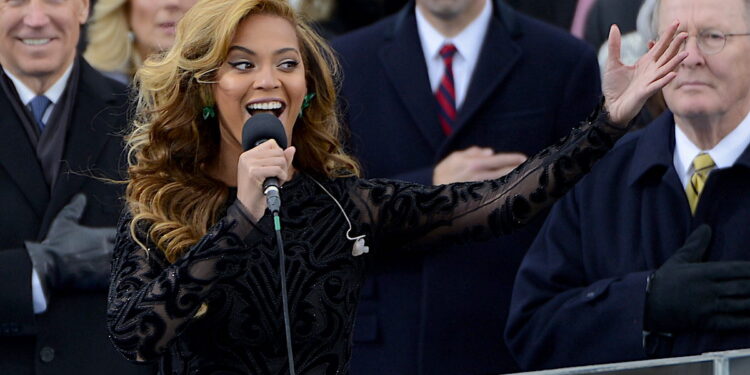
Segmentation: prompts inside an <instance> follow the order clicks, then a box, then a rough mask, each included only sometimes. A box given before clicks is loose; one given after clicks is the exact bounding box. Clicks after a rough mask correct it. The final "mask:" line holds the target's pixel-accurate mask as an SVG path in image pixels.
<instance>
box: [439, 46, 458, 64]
mask: <svg viewBox="0 0 750 375" xmlns="http://www.w3.org/2000/svg"><path fill="white" fill-rule="evenodd" d="M456 51H458V50H457V49H456V46H454V45H453V44H452V43H448V44H445V45H444V46H443V47H441V48H440V57H442V58H443V60H451V59H453V55H455V54H456Z"/></svg>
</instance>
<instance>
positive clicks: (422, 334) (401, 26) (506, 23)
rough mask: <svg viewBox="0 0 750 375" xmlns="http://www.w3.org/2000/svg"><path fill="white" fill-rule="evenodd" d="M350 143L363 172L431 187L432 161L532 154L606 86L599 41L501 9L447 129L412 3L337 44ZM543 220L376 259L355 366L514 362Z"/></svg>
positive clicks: (394, 368)
mask: <svg viewBox="0 0 750 375" xmlns="http://www.w3.org/2000/svg"><path fill="white" fill-rule="evenodd" d="M333 45H334V48H335V49H336V50H337V52H338V53H339V54H340V57H341V60H342V64H343V72H344V81H343V87H342V102H343V104H342V106H343V109H344V111H345V112H344V113H345V115H346V120H347V123H348V125H349V126H350V129H351V133H352V142H351V147H352V149H353V151H354V153H355V154H356V155H357V157H359V159H360V161H361V162H362V164H363V166H364V171H365V174H366V176H367V177H390V178H397V179H402V180H407V181H415V182H420V183H424V184H431V183H432V174H433V168H434V166H435V165H436V164H437V163H438V162H439V161H440V160H442V159H443V158H445V157H446V156H448V155H449V154H450V153H451V152H453V151H456V150H462V149H465V148H468V147H470V146H473V145H479V146H485V147H491V148H493V149H494V150H495V151H497V152H511V151H517V152H522V153H525V154H528V155H531V154H534V153H536V152H537V151H539V150H541V149H542V148H544V147H545V146H547V145H549V144H551V143H553V142H554V141H556V140H557V139H559V138H560V137H562V136H564V135H566V134H567V133H568V131H569V129H570V128H571V127H572V126H574V125H575V124H577V123H578V122H579V121H581V120H583V119H584V118H585V116H586V115H587V114H588V113H589V112H590V111H591V110H592V109H593V107H594V106H595V104H596V101H597V99H598V96H599V76H598V67H597V65H596V61H595V58H594V54H593V51H592V50H591V49H590V48H589V47H588V46H586V45H585V44H584V43H582V42H580V41H577V40H575V39H573V38H572V37H570V36H569V35H567V34H565V33H563V32H561V31H559V30H557V29H555V28H553V27H551V26H548V25H545V24H543V23H541V22H539V21H535V20H532V19H530V18H528V17H526V16H523V15H520V14H517V13H516V12H515V11H513V10H511V9H510V8H509V7H507V6H506V5H504V4H503V3H501V2H495V3H494V14H493V17H492V20H491V23H490V26H489V30H488V33H487V37H486V39H485V41H484V43H483V48H482V51H481V54H480V58H479V61H478V63H477V66H476V69H475V71H474V74H473V77H472V79H471V83H470V85H469V89H468V92H467V96H466V99H465V102H464V105H463V107H462V108H460V109H459V113H458V124H457V127H456V129H455V131H454V133H453V135H451V136H450V137H447V138H446V137H445V136H444V135H443V133H442V131H441V128H440V125H439V123H438V117H437V116H438V115H437V113H438V112H437V104H436V101H435V98H434V96H433V93H432V92H431V89H430V83H429V78H428V74H427V67H426V64H425V61H424V54H423V52H422V47H421V45H420V40H419V35H418V32H417V26H416V18H415V12H414V3H413V2H411V3H409V4H408V5H407V7H406V8H405V9H404V10H402V11H401V12H400V13H398V14H396V15H394V16H392V17H389V18H387V19H385V20H383V21H381V22H379V23H377V24H375V25H372V26H369V27H367V28H364V29H361V30H359V31H356V32H354V33H351V34H349V35H346V36H343V37H341V38H339V39H337V40H335V41H334V43H333ZM535 225H537V226H536V228H531V229H530V230H527V231H523V232H520V233H519V234H517V235H514V236H508V237H505V238H502V239H499V240H495V241H492V242H489V243H486V244H481V245H472V246H464V247H453V248H450V249H442V250H443V251H437V250H438V249H431V250H434V251H432V252H430V253H429V254H427V255H425V256H424V257H421V256H420V257H409V258H407V257H405V256H397V257H395V258H393V259H387V258H382V259H378V260H377V262H376V265H375V266H374V268H373V269H372V270H371V272H370V275H369V278H368V281H367V282H366V284H365V285H364V287H363V291H362V299H361V303H360V307H359V312H358V316H357V321H356V325H355V332H354V349H353V358H352V373H353V374H358V375H359V374H422V373H424V374H473V373H499V372H509V371H513V370H515V369H516V366H515V364H514V363H513V361H512V359H511V357H510V355H509V353H508V351H507V348H506V347H505V344H504V342H503V339H502V332H503V327H504V324H505V318H506V315H507V308H508V304H509V302H510V292H511V288H512V283H513V279H514V276H515V272H516V269H517V267H518V265H519V263H520V260H521V258H522V256H523V253H524V252H525V250H526V249H527V248H528V245H529V244H530V243H531V241H532V240H533V236H534V233H535V229H538V224H535ZM532 227H534V225H532Z"/></svg>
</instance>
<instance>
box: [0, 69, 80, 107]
mask: <svg viewBox="0 0 750 375" xmlns="http://www.w3.org/2000/svg"><path fill="white" fill-rule="evenodd" d="M3 71H4V72H5V74H6V75H8V78H10V80H11V82H13V85H14V86H15V87H16V92H18V98H19V99H21V103H23V105H29V103H31V100H32V99H34V97H35V96H37V94H36V93H35V92H34V91H32V90H31V89H30V88H29V87H28V86H26V85H25V84H24V83H23V82H22V81H21V80H20V79H18V77H16V76H14V75H13V73H11V72H9V71H8V70H5V69H4V70H3ZM72 71H73V64H70V65H69V66H68V68H67V69H65V73H63V75H62V76H61V77H60V79H58V80H57V82H55V83H54V84H53V85H52V87H50V88H49V89H48V90H47V91H46V92H44V94H43V95H44V96H46V97H47V99H49V100H50V101H51V102H52V104H57V102H58V101H59V100H60V97H61V96H62V94H63V92H64V91H65V86H67V84H68V78H70V73H71V72H72Z"/></svg>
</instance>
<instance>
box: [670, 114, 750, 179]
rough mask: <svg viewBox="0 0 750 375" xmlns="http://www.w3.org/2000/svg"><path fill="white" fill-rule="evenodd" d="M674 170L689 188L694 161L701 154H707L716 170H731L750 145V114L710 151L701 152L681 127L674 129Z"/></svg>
mask: <svg viewBox="0 0 750 375" xmlns="http://www.w3.org/2000/svg"><path fill="white" fill-rule="evenodd" d="M674 129H675V130H674V132H675V134H674V140H675V146H674V168H675V170H677V176H678V177H679V178H680V182H682V186H683V187H685V188H687V185H688V183H689V182H690V176H692V175H693V172H694V170H693V169H694V168H693V159H695V157H696V156H698V154H700V153H707V154H708V155H709V156H711V159H713V160H714V163H716V168H717V169H721V168H729V167H731V166H732V165H734V163H735V162H736V161H737V159H738V158H739V157H740V155H742V153H743V152H744V151H745V149H746V148H747V146H748V145H750V113H749V114H748V115H746V116H745V119H744V120H742V122H740V124H739V125H738V126H737V127H736V128H735V129H734V130H732V131H731V132H730V133H729V134H727V135H726V136H725V137H724V139H722V140H721V141H719V143H718V144H717V145H716V146H714V147H713V148H712V149H710V150H701V149H700V148H699V147H698V146H696V145H695V143H693V142H692V141H691V140H690V139H688V137H687V135H685V133H684V132H683V131H682V129H680V127H679V126H676V125H675V127H674Z"/></svg>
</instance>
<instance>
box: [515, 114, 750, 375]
mask: <svg viewBox="0 0 750 375" xmlns="http://www.w3.org/2000/svg"><path fill="white" fill-rule="evenodd" d="M673 150H674V122H673V118H672V114H671V113H669V112H667V113H666V114H664V115H662V116H661V117H659V118H658V119H657V120H656V121H654V123H652V124H651V125H649V127H648V128H646V129H644V130H641V131H639V132H636V133H633V134H629V135H628V136H627V137H626V138H623V139H622V140H621V142H620V143H619V144H618V145H617V146H616V147H615V149H614V150H613V151H611V152H610V154H609V155H607V156H606V157H605V158H604V159H603V160H602V161H600V162H599V163H598V164H597V165H596V166H595V167H594V169H593V170H592V172H591V173H590V174H589V175H588V176H587V177H585V178H584V179H583V180H582V181H581V182H580V183H579V184H578V185H577V186H576V187H575V189H574V190H573V191H571V192H569V193H568V194H567V195H566V196H565V198H563V200H561V201H559V202H558V203H557V204H556V205H555V207H554V208H553V209H552V212H551V213H550V215H549V216H548V218H547V221H546V223H545V224H544V227H542V230H541V231H540V232H539V236H538V237H537V239H536V241H535V242H534V245H533V246H532V247H531V249H529V252H528V254H527V256H526V258H525V259H524V261H523V264H522V265H521V268H520V270H519V271H518V278H517V279H516V285H515V289H514V291H513V302H512V305H511V312H510V317H509V319H508V328H507V331H506V339H507V342H508V345H509V347H510V348H511V350H512V351H513V354H514V356H515V358H516V359H517V360H518V363H519V364H520V365H521V366H523V367H524V368H527V369H537V368H552V367H564V366H574V365H584V364H595V363H604V362H619V361H629V360H639V359H646V358H647V357H648V356H647V355H646V351H645V350H644V346H643V335H642V330H643V314H644V303H645V296H646V278H647V276H648V275H649V274H651V273H652V272H654V271H655V270H656V269H657V268H659V266H661V265H662V264H663V263H664V261H665V260H666V259H667V258H669V257H670V256H671V255H672V254H673V253H674V252H675V250H676V249H678V248H680V247H681V246H682V245H683V243H684V241H685V238H686V237H687V235H688V234H689V233H690V232H691V231H692V230H693V229H694V228H695V227H696V226H698V225H699V224H701V223H707V224H709V225H710V226H711V228H712V229H713V238H712V241H711V245H710V247H709V249H708V252H707V257H708V261H716V260H750V252H748V246H747V230H748V224H750V151H748V150H745V151H744V153H743V154H742V156H740V158H739V159H738V160H737V162H736V163H735V165H734V166H733V167H731V168H726V169H721V170H716V171H714V172H712V173H711V175H710V177H709V179H708V181H707V182H706V186H705V188H704V190H703V193H702V195H701V198H700V201H699V203H698V207H697V210H696V213H695V217H693V216H692V215H691V214H690V208H689V207H688V201H687V198H686V196H685V191H684V189H683V187H682V184H681V183H680V181H679V179H678V177H677V172H676V171H675V168H674V163H673ZM651 339H653V337H651V338H650V339H649V341H647V347H648V348H649V351H650V350H651V348H658V351H657V353H658V355H659V356H683V355H694V354H699V353H703V352H707V351H716V350H727V349H732V348H745V347H750V335H748V334H747V332H737V333H736V334H721V335H718V334H698V333H693V334H682V335H676V336H675V337H674V339H668V338H657V339H655V340H656V341H657V342H652V341H651Z"/></svg>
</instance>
